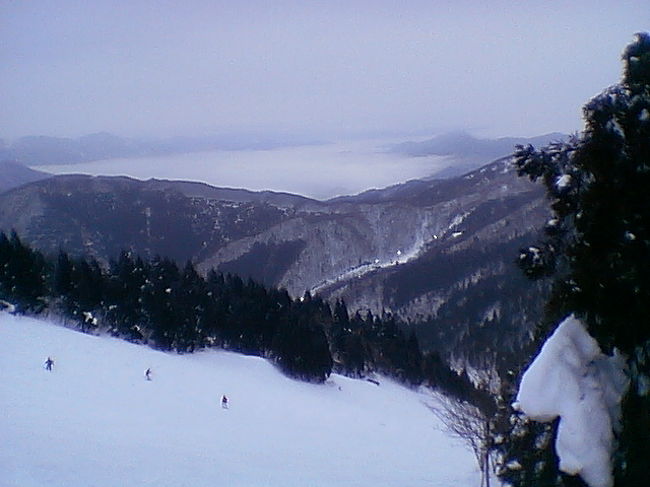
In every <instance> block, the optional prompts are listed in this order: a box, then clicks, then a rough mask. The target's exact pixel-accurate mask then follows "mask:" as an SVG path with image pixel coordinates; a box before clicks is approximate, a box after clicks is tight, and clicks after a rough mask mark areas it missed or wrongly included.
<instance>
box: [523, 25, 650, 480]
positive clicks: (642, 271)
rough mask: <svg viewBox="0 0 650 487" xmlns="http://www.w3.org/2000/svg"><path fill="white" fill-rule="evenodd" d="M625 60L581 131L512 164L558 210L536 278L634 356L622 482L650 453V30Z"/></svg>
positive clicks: (642, 467) (643, 470) (535, 252)
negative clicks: (549, 281)
mask: <svg viewBox="0 0 650 487" xmlns="http://www.w3.org/2000/svg"><path fill="white" fill-rule="evenodd" d="M623 62H624V73H623V79H622V81H621V83H619V84H617V85H614V86H612V87H610V88H608V89H606V90H605V91H603V93H601V94H600V95H598V96H596V97H595V98H594V99H592V100H591V101H590V102H588V103H587V104H586V105H585V107H584V110H583V111H584V118H585V125H586V126H585V130H584V132H583V133H582V134H581V135H580V136H579V137H574V138H573V139H572V140H571V141H569V142H568V143H565V144H554V145H551V146H550V147H547V148H546V149H544V150H541V151H537V150H534V149H533V148H532V147H530V146H528V147H520V148H518V150H517V152H516V154H515V164H516V165H517V167H518V170H519V173H520V174H521V175H527V176H528V177H530V178H531V179H532V180H536V179H540V178H541V179H542V180H543V182H544V184H545V186H546V188H547V193H548V195H549V197H550V199H551V207H552V209H553V212H554V217H553V219H552V220H550V221H549V222H548V224H547V227H546V235H547V238H546V240H545V241H544V242H542V243H541V244H539V245H534V246H531V247H529V248H527V249H524V250H523V251H522V253H521V255H520V259H519V261H520V264H521V265H522V267H523V268H524V270H525V272H526V273H527V274H528V275H529V276H531V277H537V276H540V275H553V276H554V278H555V285H554V296H553V299H552V308H551V309H550V312H551V313H552V314H553V315H556V316H566V315H567V314H569V313H575V314H576V315H577V316H579V317H580V318H582V319H583V321H584V322H585V323H586V324H587V326H588V329H589V332H590V333H591V335H592V336H594V337H595V338H596V339H597V340H598V342H599V343H600V345H601V347H602V348H603V349H604V350H606V351H611V350H612V349H614V348H616V349H618V350H620V351H622V352H623V353H625V354H626V355H627V357H628V358H629V360H628V365H629V371H630V379H631V385H630V389H629V392H628V394H627V397H626V398H625V402H624V410H623V421H624V424H623V430H622V433H621V435H620V438H619V448H618V452H617V456H616V459H615V460H616V462H615V477H616V485H620V486H624V485H625V486H627V485H643V484H644V483H645V482H646V481H647V452H648V451H650V395H649V393H650V390H649V389H650V388H648V387H647V383H648V377H650V320H649V319H648V311H647V306H648V303H649V302H650V259H649V258H648V256H649V255H650V197H649V195H648V188H650V35H648V34H646V33H643V34H637V36H636V40H635V42H634V43H632V44H631V45H630V46H628V47H627V48H626V50H625V51H624V53H623ZM567 482H575V479H571V480H566V481H565V484H564V485H567ZM521 485H530V484H521Z"/></svg>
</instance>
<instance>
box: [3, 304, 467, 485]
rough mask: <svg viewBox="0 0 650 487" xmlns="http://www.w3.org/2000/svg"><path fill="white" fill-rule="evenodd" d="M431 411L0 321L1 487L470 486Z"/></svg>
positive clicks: (243, 362)
mask: <svg viewBox="0 0 650 487" xmlns="http://www.w3.org/2000/svg"><path fill="white" fill-rule="evenodd" d="M48 356H51V357H52V359H53V360H54V367H53V370H52V371H51V372H48V371H47V370H45V369H44V367H43V363H44V362H45V360H46V359H47V357H48ZM147 368H151V371H152V380H151V381H147V380H146V379H145V376H144V374H145V370H146V369H147ZM222 394H226V395H227V396H228V398H229V404H230V408H229V409H222V408H221V406H220V400H221V396H222ZM431 400H432V397H431V396H430V395H428V394H425V393H418V392H414V391H411V390H408V389H405V388H403V387H401V386H399V385H397V384H395V383H393V382H391V381H390V380H387V379H381V384H380V385H379V386H377V385H374V384H372V383H370V382H366V381H362V380H353V379H349V378H345V377H341V376H336V375H333V376H332V377H331V378H330V379H329V380H328V381H327V382H326V383H325V384H323V385H316V384H308V383H304V382H299V381H295V380H292V379H289V378H287V377H285V376H284V375H282V374H280V373H279V372H278V371H277V370H276V369H275V368H274V367H273V366H272V365H271V364H269V363H268V362H267V361H265V360H263V359H260V358H255V357H246V356H242V355H237V354H233V353H228V352H223V351H207V352H200V353H195V354H191V355H178V354H173V353H163V352H159V351H155V350H152V349H149V348H147V347H145V346H141V345H134V344H131V343H127V342H124V341H121V340H118V339H113V338H108V337H96V336H90V335H85V334H81V333H78V332H75V331H72V330H69V329H66V328H64V327H61V326H57V325H54V324H52V323H47V322H44V321H39V320H35V319H31V318H25V317H18V316H13V315H10V314H8V313H5V312H0V411H2V414H1V415H0V438H1V439H2V440H1V444H0V485H2V486H3V487H8V486H20V487H32V486H47V487H56V486H70V485H79V486H81V485H83V486H96V487H103V486H107V487H108V486H110V487H114V486H156V487H164V486H174V487H178V486H192V487H200V486H214V485H224V486H226V485H227V486H229V487H236V486H256V487H257V486H268V487H272V486H282V487H289V486H300V487H305V486H314V487H315V486H369V487H370V486H373V487H374V486H397V485H399V486H404V487H409V486H413V487H415V486H441V487H443V486H444V487H448V486H452V485H453V486H461V487H462V486H467V487H473V486H475V485H478V483H479V473H478V471H477V469H476V467H475V466H474V459H473V456H472V453H471V452H470V451H469V450H467V449H466V448H465V446H464V445H462V444H459V443H457V440H452V439H450V438H449V437H448V436H446V435H445V433H444V432H443V429H444V428H443V427H442V426H441V425H440V424H439V423H438V421H437V419H436V417H435V416H434V415H433V414H432V413H431V412H430V411H429V409H428V408H427V407H426V406H425V405H424V402H425V401H426V402H431Z"/></svg>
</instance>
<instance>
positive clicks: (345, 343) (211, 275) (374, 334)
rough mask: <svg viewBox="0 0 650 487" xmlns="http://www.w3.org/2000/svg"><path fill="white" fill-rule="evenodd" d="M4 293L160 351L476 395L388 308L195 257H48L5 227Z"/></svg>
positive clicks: (33, 308) (1, 245)
mask: <svg viewBox="0 0 650 487" xmlns="http://www.w3.org/2000/svg"><path fill="white" fill-rule="evenodd" d="M0 299H2V300H6V301H8V302H11V303H13V304H15V305H16V307H17V311H18V312H20V313H31V314H39V313H43V312H47V313H50V314H54V315H58V316H61V317H63V318H64V319H65V320H67V321H68V322H69V323H71V324H72V325H74V326H76V327H78V328H79V329H81V330H82V331H84V332H99V331H102V332H107V333H110V334H111V335H113V336H118V337H122V338H124V339H127V340H130V341H134V342H139V343H147V344H149V345H151V346H153V347H155V348H158V349H161V350H166V351H176V352H178V353H191V352H193V351H194V350H196V349H202V348H206V347H219V348H223V349H226V350H232V351H236V352H241V353H245V354H249V355H257V356H262V357H266V358H269V359H271V360H273V362H274V363H275V364H276V365H277V366H278V367H279V368H280V369H282V370H283V371H284V372H285V373H287V374H288V375H291V376H293V377H297V378H300V379H303V380H309V381H317V382H322V381H324V380H326V379H327V377H328V376H329V375H330V373H331V372H332V370H335V371H336V372H339V373H342V374H345V375H349V376H353V377H369V376H371V375H372V374H373V373H375V372H376V373H381V374H385V375H388V376H392V377H394V378H396V379H398V380H399V381H401V382H403V383H406V384H410V385H418V384H422V383H425V384H427V385H430V386H433V387H437V388H439V389H442V390H444V391H447V392H449V393H452V394H454V395H455V396H456V397H461V398H463V399H467V397H469V396H471V394H469V395H468V394H467V390H470V389H472V386H471V382H470V381H469V379H468V378H467V377H466V376H464V375H458V374H456V373H455V372H453V371H451V370H450V369H449V367H448V366H447V365H446V364H445V363H444V362H443V361H442V359H441V358H440V357H439V356H438V355H437V354H434V353H429V354H423V353H422V351H421V350H420V346H419V343H418V340H417V338H416V336H415V333H414V332H413V331H412V329H411V331H410V332H406V331H405V327H404V325H403V324H402V323H399V322H398V321H397V320H396V319H395V318H394V317H393V316H392V315H391V314H389V313H383V314H382V315H381V316H374V315H373V314H372V313H370V312H367V313H361V312H356V313H354V314H350V313H349V312H348V309H347V307H346V305H345V303H344V302H343V301H337V302H336V303H335V304H334V306H333V309H332V307H331V306H330V305H329V304H328V303H326V302H325V301H323V300H322V299H321V298H319V297H317V296H311V295H310V294H309V293H306V294H305V295H304V296H303V297H301V298H300V299H292V298H291V297H290V296H289V294H288V293H287V291H286V290H283V289H272V288H267V287H265V286H264V285H262V284H259V283H257V282H255V281H254V280H252V279H247V280H244V279H242V278H241V277H239V276H237V275H233V274H225V275H224V274H222V273H218V272H216V271H214V270H211V271H209V272H208V274H207V275H206V276H205V277H204V276H202V275H200V274H199V273H198V272H197V271H196V269H195V267H194V266H193V264H192V263H191V262H188V263H186V264H185V265H184V266H183V267H179V266H178V264H177V263H176V262H174V261H173V260H171V259H168V258H163V257H155V258H153V259H151V260H145V259H142V258H141V257H139V256H136V255H133V254H132V253H129V252H122V253H121V254H120V255H119V256H118V258H117V259H115V260H112V261H111V262H110V264H109V265H108V267H107V268H103V267H102V266H101V265H100V264H99V263H98V262H97V261H96V260H94V259H92V258H90V259H88V258H73V257H71V256H69V255H68V254H67V253H65V252H63V251H60V252H59V254H58V256H56V257H55V258H51V259H47V258H45V257H44V256H43V255H42V254H41V253H40V252H38V251H36V250H33V249H31V248H30V247H29V246H27V245H25V244H24V243H23V242H21V240H20V238H19V237H18V236H17V235H16V233H15V232H14V233H12V234H11V235H10V236H7V235H5V234H4V233H0ZM466 396H467V397H466Z"/></svg>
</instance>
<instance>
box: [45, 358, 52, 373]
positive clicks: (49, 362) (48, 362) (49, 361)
mask: <svg viewBox="0 0 650 487" xmlns="http://www.w3.org/2000/svg"><path fill="white" fill-rule="evenodd" d="M44 365H45V370H50V371H51V370H52V366H53V365H54V360H52V358H51V357H47V360H46V361H45V364H44Z"/></svg>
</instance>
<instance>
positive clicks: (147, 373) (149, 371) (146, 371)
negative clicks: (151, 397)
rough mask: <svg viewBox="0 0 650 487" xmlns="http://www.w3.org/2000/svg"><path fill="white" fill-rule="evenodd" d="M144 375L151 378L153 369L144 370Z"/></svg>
mask: <svg viewBox="0 0 650 487" xmlns="http://www.w3.org/2000/svg"><path fill="white" fill-rule="evenodd" d="M144 377H145V379H147V380H151V369H147V370H145V371H144Z"/></svg>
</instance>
